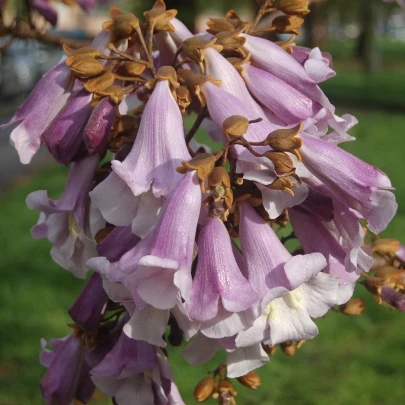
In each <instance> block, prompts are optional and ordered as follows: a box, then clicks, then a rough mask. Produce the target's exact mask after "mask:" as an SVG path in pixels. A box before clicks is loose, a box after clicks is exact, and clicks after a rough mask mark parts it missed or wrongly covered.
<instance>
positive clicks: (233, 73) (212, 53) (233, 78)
mask: <svg viewBox="0 0 405 405" xmlns="http://www.w3.org/2000/svg"><path fill="white" fill-rule="evenodd" d="M204 61H205V69H206V74H207V75H209V76H212V78H213V79H215V80H221V89H223V90H225V91H227V92H228V93H230V94H232V95H233V96H235V97H236V98H237V99H238V100H240V101H241V102H243V103H244V104H245V106H246V107H247V108H249V109H250V110H251V111H252V112H254V113H255V114H256V118H259V117H260V118H265V117H266V116H265V114H264V112H263V110H262V108H261V107H260V106H259V104H257V102H256V101H255V100H254V99H253V97H252V96H251V95H250V94H249V91H248V89H247V88H246V84H245V83H244V81H243V79H242V77H241V76H240V74H239V73H238V71H237V70H236V69H235V68H234V67H233V66H232V64H231V63H230V62H228V61H227V60H226V59H225V58H224V57H223V56H222V55H221V54H220V53H219V52H217V51H216V50H215V49H214V48H207V49H205V50H204Z"/></svg>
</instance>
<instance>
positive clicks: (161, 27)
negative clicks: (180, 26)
mask: <svg viewBox="0 0 405 405" xmlns="http://www.w3.org/2000/svg"><path fill="white" fill-rule="evenodd" d="M143 15H144V16H145V18H146V20H147V21H148V23H149V24H150V25H152V26H153V28H154V31H155V32H157V31H171V32H173V31H174V27H173V25H172V24H170V20H172V19H173V18H174V17H176V15H177V10H174V9H172V10H166V4H165V2H164V1H163V0H157V2H156V3H155V4H154V5H153V7H152V8H151V9H150V10H149V11H145V12H144V13H143Z"/></svg>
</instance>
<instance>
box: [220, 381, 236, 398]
mask: <svg viewBox="0 0 405 405" xmlns="http://www.w3.org/2000/svg"><path fill="white" fill-rule="evenodd" d="M217 391H218V392H219V393H221V392H229V393H230V394H231V395H232V396H233V397H236V395H237V392H236V391H235V390H234V388H233V385H232V383H231V382H230V381H229V380H228V379H222V380H219V383H218V386H217Z"/></svg>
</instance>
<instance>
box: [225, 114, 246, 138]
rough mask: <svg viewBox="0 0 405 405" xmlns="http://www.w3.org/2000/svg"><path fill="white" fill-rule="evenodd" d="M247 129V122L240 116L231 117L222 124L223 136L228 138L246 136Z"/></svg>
mask: <svg viewBox="0 0 405 405" xmlns="http://www.w3.org/2000/svg"><path fill="white" fill-rule="evenodd" d="M248 127H249V120H248V119H247V118H246V117H243V116H242V115H232V116H230V117H228V118H227V119H226V120H225V121H224V122H223V124H222V129H223V131H224V133H225V135H226V136H227V137H228V138H230V139H233V138H239V137H241V136H243V135H245V134H246V132H247V130H248Z"/></svg>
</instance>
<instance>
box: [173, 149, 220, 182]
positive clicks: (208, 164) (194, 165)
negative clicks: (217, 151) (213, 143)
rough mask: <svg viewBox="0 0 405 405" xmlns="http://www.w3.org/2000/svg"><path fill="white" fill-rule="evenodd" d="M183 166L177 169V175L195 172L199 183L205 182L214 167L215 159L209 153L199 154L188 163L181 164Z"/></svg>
mask: <svg viewBox="0 0 405 405" xmlns="http://www.w3.org/2000/svg"><path fill="white" fill-rule="evenodd" d="M181 164H182V165H183V166H181V167H177V168H176V170H177V171H178V172H179V173H182V174H184V173H186V172H187V171H188V170H197V176H198V178H199V179H200V181H205V180H206V179H207V178H208V176H209V175H210V174H211V173H212V171H213V170H214V167H215V157H214V156H213V155H211V154H210V153H200V154H198V155H197V156H195V157H193V158H192V159H191V160H189V161H188V162H181Z"/></svg>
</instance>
